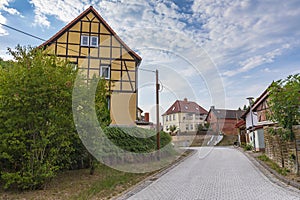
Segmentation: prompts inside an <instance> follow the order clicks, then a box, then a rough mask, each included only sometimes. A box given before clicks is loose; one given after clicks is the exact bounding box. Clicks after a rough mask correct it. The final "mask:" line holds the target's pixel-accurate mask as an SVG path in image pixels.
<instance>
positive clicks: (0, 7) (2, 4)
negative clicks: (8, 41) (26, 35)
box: [0, 0, 23, 36]
mask: <svg viewBox="0 0 300 200" xmlns="http://www.w3.org/2000/svg"><path fill="white" fill-rule="evenodd" d="M12 1H13V0H1V1H0V11H4V12H7V13H9V14H11V15H19V16H21V17H23V16H22V15H21V14H20V12H19V11H17V10H16V9H14V8H10V7H8V6H9V3H10V2H12ZM6 21H7V20H6V18H5V17H4V16H3V15H2V13H1V12H0V23H2V24H6ZM4 35H8V32H7V31H6V30H5V29H4V28H3V26H1V25H0V36H4Z"/></svg>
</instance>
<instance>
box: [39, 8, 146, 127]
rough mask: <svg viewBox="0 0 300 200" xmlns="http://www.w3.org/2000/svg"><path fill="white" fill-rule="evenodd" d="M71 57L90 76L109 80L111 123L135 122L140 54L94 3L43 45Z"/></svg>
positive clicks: (55, 52) (58, 54)
mask: <svg viewBox="0 0 300 200" xmlns="http://www.w3.org/2000/svg"><path fill="white" fill-rule="evenodd" d="M41 47H43V48H45V49H46V50H47V51H48V52H49V53H50V54H55V55H56V56H58V57H59V58H62V59H68V60H69V61H70V62H72V63H74V64H76V65H77V66H78V68H80V71H81V72H82V73H83V74H84V75H85V76H86V78H87V79H91V78H92V77H93V76H94V75H96V76H102V77H103V78H105V79H106V80H107V83H108V87H109V88H108V89H109V91H110V96H109V97H108V101H109V107H110V113H111V118H112V124H117V125H134V124H135V121H136V119H137V98H138V95H137V88H138V87H137V80H138V73H137V68H138V66H139V65H140V63H141V60H142V59H141V57H140V56H139V55H137V54H136V53H135V52H134V51H133V50H131V49H130V48H129V47H128V46H127V45H126V44H125V43H124V42H123V41H122V40H121V39H120V37H119V36H118V35H117V34H116V33H115V32H114V31H113V30H112V28H111V27H110V26H109V25H108V24H107V23H106V21H105V20H104V19H103V18H102V17H101V16H100V15H99V13H98V12H97V11H96V10H95V9H94V8H93V7H92V6H91V7H89V8H88V9H86V10H85V11H84V12H83V13H81V14H80V15H79V16H78V17H77V18H75V19H74V20H73V21H71V22H70V23H69V24H67V25H66V26H65V27H64V28H63V29H61V30H60V31H59V32H58V33H56V34H55V35H54V36H53V37H51V38H50V39H49V40H47V41H46V42H45V43H43V44H42V45H41Z"/></svg>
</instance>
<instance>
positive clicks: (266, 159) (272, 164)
mask: <svg viewBox="0 0 300 200" xmlns="http://www.w3.org/2000/svg"><path fill="white" fill-rule="evenodd" d="M257 158H258V159H259V160H261V161H263V162H264V163H266V164H267V165H268V166H269V167H270V168H271V169H273V170H275V171H276V172H277V173H278V174H280V175H283V176H287V175H288V173H289V172H290V170H288V169H286V168H281V167H279V166H278V165H277V164H276V163H275V162H274V161H272V160H271V159H270V158H269V157H268V156H266V155H265V154H262V155H260V156H258V157H257Z"/></svg>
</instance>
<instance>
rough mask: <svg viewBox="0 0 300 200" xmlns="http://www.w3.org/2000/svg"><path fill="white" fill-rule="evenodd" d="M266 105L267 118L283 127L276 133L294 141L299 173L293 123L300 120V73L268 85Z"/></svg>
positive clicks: (297, 122)
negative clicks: (267, 108) (268, 109)
mask: <svg viewBox="0 0 300 200" xmlns="http://www.w3.org/2000/svg"><path fill="white" fill-rule="evenodd" d="M268 105H269V108H270V113H269V114H268V117H269V119H270V120H273V121H275V122H277V123H278V125H279V126H281V127H282V128H283V129H281V131H277V134H279V136H280V137H281V138H283V139H284V140H290V141H294V142H295V149H296V156H295V158H296V169H297V173H299V162H298V156H297V144H296V140H295V134H294V132H293V125H297V124H299V122H300V75H299V74H295V75H290V76H288V77H287V78H286V79H284V80H278V81H276V82H273V83H272V84H271V86H270V87H269V98H268Z"/></svg>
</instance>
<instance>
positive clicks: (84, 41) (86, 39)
mask: <svg viewBox="0 0 300 200" xmlns="http://www.w3.org/2000/svg"><path fill="white" fill-rule="evenodd" d="M81 46H89V36H87V35H82V36H81Z"/></svg>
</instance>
